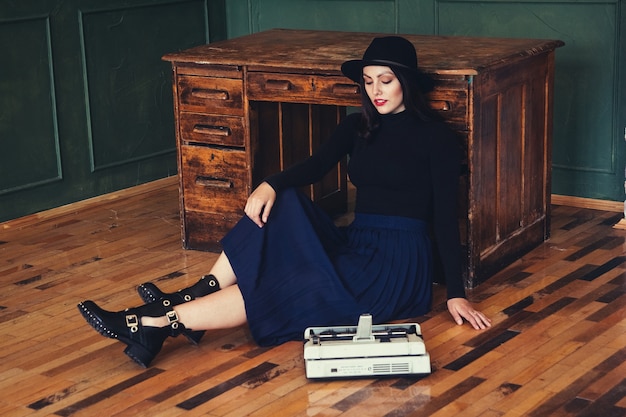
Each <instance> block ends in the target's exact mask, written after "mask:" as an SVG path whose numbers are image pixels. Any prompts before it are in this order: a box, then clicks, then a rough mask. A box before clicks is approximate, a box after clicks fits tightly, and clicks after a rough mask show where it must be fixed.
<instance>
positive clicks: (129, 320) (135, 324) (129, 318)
mask: <svg viewBox="0 0 626 417" xmlns="http://www.w3.org/2000/svg"><path fill="white" fill-rule="evenodd" d="M126 327H128V328H130V332H131V333H137V331H138V330H139V319H137V315H135V314H127V315H126Z"/></svg>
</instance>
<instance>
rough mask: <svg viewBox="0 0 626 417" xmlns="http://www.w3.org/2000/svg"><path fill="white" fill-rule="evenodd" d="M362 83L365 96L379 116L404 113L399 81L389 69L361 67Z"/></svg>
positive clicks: (370, 66) (375, 66)
mask: <svg viewBox="0 0 626 417" xmlns="http://www.w3.org/2000/svg"><path fill="white" fill-rule="evenodd" d="M363 82H364V84H365V91H366V92H367V96H368V97H369V98H370V100H371V101H372V104H373V105H374V107H375V108H376V110H378V113H380V114H395V113H399V112H401V111H404V109H405V107H404V96H403V94H402V85H401V84H400V80H398V77H396V74H394V73H393V71H392V70H391V68H389V67H383V66H377V65H368V66H367V67H363Z"/></svg>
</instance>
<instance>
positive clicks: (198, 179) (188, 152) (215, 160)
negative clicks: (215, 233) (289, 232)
mask: <svg viewBox="0 0 626 417" xmlns="http://www.w3.org/2000/svg"><path fill="white" fill-rule="evenodd" d="M181 165H182V166H181V170H182V183H183V195H184V202H183V204H184V206H185V210H195V211H200V212H208V213H221V212H224V211H231V210H241V209H242V208H243V206H244V204H245V201H246V198H247V197H248V194H249V191H250V190H249V187H248V171H249V167H248V163H247V162H246V153H245V152H244V151H239V150H232V149H221V148H213V147H209V146H190V145H182V146H181Z"/></svg>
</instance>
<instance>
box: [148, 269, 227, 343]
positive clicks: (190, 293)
mask: <svg viewBox="0 0 626 417" xmlns="http://www.w3.org/2000/svg"><path fill="white" fill-rule="evenodd" d="M219 289H220V284H219V282H217V279H216V278H215V276H213V275H211V274H209V275H204V276H203V277H202V278H200V280H199V281H198V282H196V283H195V284H194V285H192V286H191V287H187V288H183V289H182V290H178V291H176V292H173V293H166V292H163V291H161V290H160V289H159V288H158V287H157V286H156V285H154V284H153V283H151V282H146V283H144V284H141V285H139V286H138V287H137V292H138V293H139V296H140V297H141V299H142V300H143V301H144V302H145V303H152V302H155V301H157V300H160V299H162V298H167V299H169V300H171V302H172V305H173V306H177V305H179V304H182V303H186V302H187V301H191V300H194V299H196V298H198V297H204V296H205V295H209V294H212V293H214V292H216V291H218V290H219ZM183 334H184V335H185V337H186V338H187V339H188V340H189V341H190V342H191V343H193V344H194V345H197V344H198V343H199V342H200V339H202V336H204V331H203V330H197V331H193V330H188V329H185V330H184V331H183Z"/></svg>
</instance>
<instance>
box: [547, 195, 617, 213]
mask: <svg viewBox="0 0 626 417" xmlns="http://www.w3.org/2000/svg"><path fill="white" fill-rule="evenodd" d="M552 204H555V205H558V206H571V207H580V208H588V209H593V210H602V211H615V212H618V213H619V212H623V211H624V202H622V201H609V200H595V199H593V198H583V197H573V196H569V195H558V194H552Z"/></svg>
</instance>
